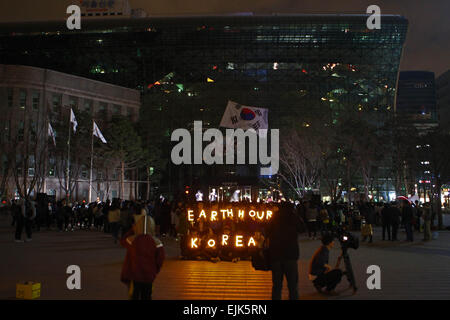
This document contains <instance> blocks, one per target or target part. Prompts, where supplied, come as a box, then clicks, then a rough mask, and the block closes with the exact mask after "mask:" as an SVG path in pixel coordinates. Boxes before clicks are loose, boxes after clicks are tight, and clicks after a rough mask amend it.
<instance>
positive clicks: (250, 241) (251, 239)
mask: <svg viewBox="0 0 450 320" xmlns="http://www.w3.org/2000/svg"><path fill="white" fill-rule="evenodd" d="M251 245H252V246H254V247H256V242H255V239H253V237H250V239H249V240H248V245H247V246H249V247H250V246H251Z"/></svg>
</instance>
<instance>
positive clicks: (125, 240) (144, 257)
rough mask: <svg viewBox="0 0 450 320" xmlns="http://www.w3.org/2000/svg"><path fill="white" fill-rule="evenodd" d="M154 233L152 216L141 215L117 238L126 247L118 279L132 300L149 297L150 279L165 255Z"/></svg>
mask: <svg viewBox="0 0 450 320" xmlns="http://www.w3.org/2000/svg"><path fill="white" fill-rule="evenodd" d="M154 234H155V224H154V222H153V220H152V219H151V218H150V217H148V216H147V215H143V216H142V217H141V218H140V219H139V220H138V221H137V222H136V223H135V224H134V226H133V227H132V229H131V230H130V231H128V232H127V233H126V234H125V235H124V236H123V237H122V239H121V241H120V243H121V245H122V246H123V247H125V248H126V249H127V254H126V256H125V261H124V263H123V266H122V274H121V281H122V282H124V283H125V284H126V285H127V286H128V289H129V297H130V299H132V300H151V299H152V289H153V288H152V287H153V281H154V280H155V278H156V275H157V274H158V273H159V271H160V270H161V267H162V264H163V261H164V258H165V252H164V247H163V244H162V242H161V240H159V239H158V238H156V237H155V236H154Z"/></svg>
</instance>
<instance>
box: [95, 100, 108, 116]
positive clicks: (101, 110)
mask: <svg viewBox="0 0 450 320" xmlns="http://www.w3.org/2000/svg"><path fill="white" fill-rule="evenodd" d="M107 107H108V104H107V103H105V102H99V104H98V112H97V113H98V114H99V116H106V108H107Z"/></svg>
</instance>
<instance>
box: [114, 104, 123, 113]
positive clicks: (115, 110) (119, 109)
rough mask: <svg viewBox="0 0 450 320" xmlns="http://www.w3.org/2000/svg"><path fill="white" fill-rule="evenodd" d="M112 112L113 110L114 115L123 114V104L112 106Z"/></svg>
mask: <svg viewBox="0 0 450 320" xmlns="http://www.w3.org/2000/svg"><path fill="white" fill-rule="evenodd" d="M112 112H113V115H120V114H122V106H119V105H116V104H115V105H113V108H112Z"/></svg>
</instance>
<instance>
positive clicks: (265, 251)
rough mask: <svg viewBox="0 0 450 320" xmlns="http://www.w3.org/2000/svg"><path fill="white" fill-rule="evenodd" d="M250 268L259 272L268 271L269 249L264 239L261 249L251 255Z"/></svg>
mask: <svg viewBox="0 0 450 320" xmlns="http://www.w3.org/2000/svg"><path fill="white" fill-rule="evenodd" d="M252 267H253V268H254V269H255V270H260V271H269V270H270V257H269V248H268V246H267V243H266V240H265V239H264V243H263V247H262V248H258V249H256V250H255V251H254V252H253V254H252Z"/></svg>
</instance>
